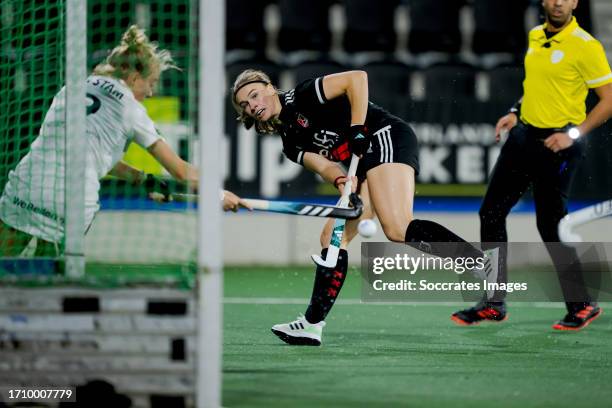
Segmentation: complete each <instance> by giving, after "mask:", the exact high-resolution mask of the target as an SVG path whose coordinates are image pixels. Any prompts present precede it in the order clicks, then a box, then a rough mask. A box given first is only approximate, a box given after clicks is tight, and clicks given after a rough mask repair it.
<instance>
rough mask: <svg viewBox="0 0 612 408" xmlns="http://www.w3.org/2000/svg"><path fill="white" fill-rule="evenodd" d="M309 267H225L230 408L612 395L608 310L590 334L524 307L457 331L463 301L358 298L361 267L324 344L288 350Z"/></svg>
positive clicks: (562, 400) (574, 401)
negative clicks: (275, 330) (285, 334)
mask: <svg viewBox="0 0 612 408" xmlns="http://www.w3.org/2000/svg"><path fill="white" fill-rule="evenodd" d="M312 273H313V268H290V267H282V268H278V267H271V268H250V269H239V268H230V269H227V270H226V274H225V296H226V304H225V305H224V316H225V324H224V363H223V364H224V372H223V375H224V377H223V405H224V406H228V407H259V406H261V407H264V406H265V407H270V406H279V407H288V406H291V407H293V406H312V407H315V406H316V407H319V406H329V407H338V406H356V407H363V406H368V407H369V406H373V407H390V406H410V407H490V406H495V407H521V408H526V407H580V406H585V407H586V406H589V407H593V406H609V405H610V401H612V387H611V386H610V383H609V380H608V375H609V373H611V372H612V357H611V356H612V341H611V340H610V339H611V338H612V336H611V335H612V320H611V319H609V318H608V317H607V316H606V315H605V314H604V315H603V316H602V317H601V318H599V319H598V320H596V321H594V322H593V323H592V325H591V326H589V327H588V328H587V329H586V330H584V331H582V332H578V333H565V332H563V333H559V332H555V331H553V330H552V329H551V325H552V323H553V322H554V321H555V320H557V319H559V318H561V317H562V316H563V314H564V308H563V306H562V304H552V305H549V307H541V305H540V307H532V306H529V304H526V303H516V304H514V305H513V304H510V309H509V310H510V318H509V320H508V321H506V322H503V323H499V324H495V323H484V324H482V325H480V326H475V327H459V326H457V325H455V324H454V323H453V322H451V321H450V319H449V316H450V314H451V313H452V312H454V311H455V310H457V306H448V305H447V306H444V305H440V304H439V303H438V304H435V303H434V304H431V303H422V304H416V305H415V304H410V305H376V304H359V303H358V298H359V294H360V280H359V279H358V271H357V270H354V271H352V272H351V273H353V274H352V275H349V278H348V279H347V283H346V287H345V288H344V289H343V292H342V296H341V299H343V300H345V303H344V304H342V302H340V303H339V304H337V305H336V306H335V307H334V309H333V311H332V313H331V314H330V316H328V318H327V326H326V328H325V329H324V337H323V345H322V346H321V347H296V346H289V345H286V344H284V343H282V342H281V341H280V340H279V339H277V338H276V336H274V335H273V334H272V333H271V332H270V326H272V325H273V324H275V323H281V322H288V321H290V320H293V319H294V318H295V317H296V316H297V314H298V313H303V312H304V310H305V304H297V301H298V300H299V298H304V299H305V298H307V297H308V295H309V293H310V290H311V286H312ZM267 298H273V299H267ZM283 299H286V301H287V302H286V303H287V304H282V303H283ZM347 301H348V302H349V304H346V302H347ZM272 303H280V304H272ZM545 306H546V305H545Z"/></svg>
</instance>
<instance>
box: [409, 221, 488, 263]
mask: <svg viewBox="0 0 612 408" xmlns="http://www.w3.org/2000/svg"><path fill="white" fill-rule="evenodd" d="M404 241H406V242H407V243H412V242H423V243H425V244H427V246H428V247H429V248H431V249H430V250H429V251H428V252H430V253H431V254H432V255H436V256H439V257H442V258H446V257H450V258H457V257H471V258H477V257H479V256H482V252H481V251H480V250H479V249H478V248H476V247H474V246H473V245H471V244H469V243H468V242H466V241H465V240H464V239H463V238H461V237H460V236H458V235H456V234H455V233H453V232H451V231H450V230H448V229H446V228H445V227H443V226H442V225H440V224H438V223H436V222H433V221H427V220H412V222H411V223H410V224H408V228H406V237H405V238H404ZM448 242H458V243H463V244H464V245H448V244H447V243H448ZM429 248H428V249H429Z"/></svg>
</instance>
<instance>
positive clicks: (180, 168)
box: [148, 139, 198, 189]
mask: <svg viewBox="0 0 612 408" xmlns="http://www.w3.org/2000/svg"><path fill="white" fill-rule="evenodd" d="M148 151H149V153H151V154H152V155H153V157H155V159H156V160H157V161H158V162H159V163H160V164H161V165H162V166H164V168H165V169H166V170H168V173H170V174H171V175H172V177H174V178H175V179H177V180H178V181H181V182H183V183H189V184H190V187H192V188H193V189H197V188H198V169H196V168H195V167H194V166H192V165H191V164H190V163H188V162H186V161H185V160H183V159H181V158H180V157H179V156H178V154H176V153H175V152H174V150H172V148H171V147H170V146H169V145H168V143H166V142H165V141H164V140H162V139H159V140H157V141H156V142H155V143H153V144H152V145H151V146H149V148H148Z"/></svg>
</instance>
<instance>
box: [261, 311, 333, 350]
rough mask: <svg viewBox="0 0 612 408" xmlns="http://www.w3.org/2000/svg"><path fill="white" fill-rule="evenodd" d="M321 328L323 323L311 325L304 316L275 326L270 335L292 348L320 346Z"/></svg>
mask: <svg viewBox="0 0 612 408" xmlns="http://www.w3.org/2000/svg"><path fill="white" fill-rule="evenodd" d="M323 327H325V322H324V321H320V322H319V323H315V324H312V323H309V322H308V320H306V318H305V317H304V316H298V318H297V320H294V321H292V322H290V323H283V324H275V325H274V326H272V333H274V334H276V335H277V336H278V337H279V338H280V339H281V340H282V341H284V342H285V343H287V344H291V345H294V346H320V345H321V335H322V334H323Z"/></svg>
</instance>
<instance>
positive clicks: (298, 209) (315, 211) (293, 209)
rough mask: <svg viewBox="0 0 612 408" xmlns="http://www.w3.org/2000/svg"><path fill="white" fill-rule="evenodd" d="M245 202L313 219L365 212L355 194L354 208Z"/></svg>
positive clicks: (193, 197) (190, 197) (188, 197)
mask: <svg viewBox="0 0 612 408" xmlns="http://www.w3.org/2000/svg"><path fill="white" fill-rule="evenodd" d="M170 201H176V202H183V203H185V202H187V203H197V202H198V195H197V194H181V193H176V194H172V195H171V196H170ZM244 201H246V202H247V203H248V204H249V205H250V206H251V207H253V209H254V210H259V211H267V212H275V213H281V214H294V215H306V216H311V217H330V218H341V219H346V220H352V219H354V218H359V217H360V216H361V213H362V212H363V203H362V202H361V198H359V196H358V195H357V194H354V193H352V194H351V195H350V196H349V201H350V203H351V204H352V205H353V207H352V208H348V207H345V206H334V205H325V204H309V203H300V202H295V201H272V200H258V199H252V198H245V199H244Z"/></svg>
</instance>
